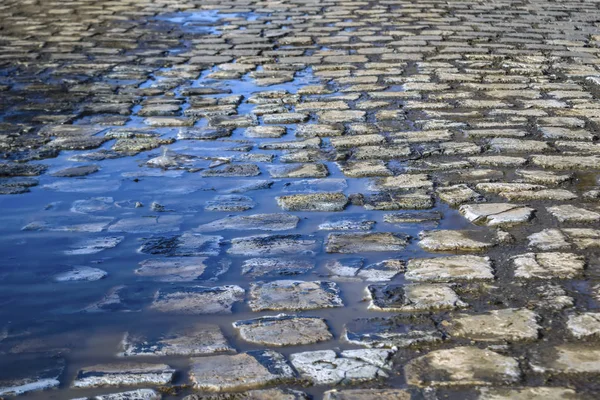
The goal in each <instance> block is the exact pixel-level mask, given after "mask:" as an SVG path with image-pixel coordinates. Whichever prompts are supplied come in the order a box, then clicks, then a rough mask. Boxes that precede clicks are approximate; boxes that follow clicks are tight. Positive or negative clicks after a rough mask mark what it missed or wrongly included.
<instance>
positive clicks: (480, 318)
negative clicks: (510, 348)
mask: <svg viewBox="0 0 600 400" xmlns="http://www.w3.org/2000/svg"><path fill="white" fill-rule="evenodd" d="M538 320H539V316H538V315H537V314H536V313H534V312H533V311H530V310H527V309H514V308H507V309H503V310H492V311H488V312H486V313H483V314H474V315H472V314H457V315H453V316H451V317H450V319H449V320H446V321H443V322H442V323H441V326H442V327H443V328H444V329H445V330H446V332H448V333H449V334H450V336H451V337H462V338H467V339H470V340H476V341H483V342H495V341H508V342H517V341H523V340H536V339H537V338H538V336H539V331H540V329H541V326H540V325H539V324H538V322H537V321H538Z"/></svg>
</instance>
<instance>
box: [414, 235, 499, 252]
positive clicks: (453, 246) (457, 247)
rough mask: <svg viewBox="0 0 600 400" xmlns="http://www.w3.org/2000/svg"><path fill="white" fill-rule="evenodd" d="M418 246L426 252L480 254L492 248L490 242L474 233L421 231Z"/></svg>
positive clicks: (492, 244) (491, 242) (492, 243)
mask: <svg viewBox="0 0 600 400" xmlns="http://www.w3.org/2000/svg"><path fill="white" fill-rule="evenodd" d="M419 236H420V238H421V240H420V241H419V246H421V247H422V248H423V249H425V250H427V251H433V252H435V251H466V252H480V251H484V250H487V249H489V248H491V247H493V246H494V245H495V244H494V242H493V241H491V240H485V239H484V238H483V237H482V235H481V234H479V233H478V232H476V231H451V230H439V231H423V232H421V233H420V234H419Z"/></svg>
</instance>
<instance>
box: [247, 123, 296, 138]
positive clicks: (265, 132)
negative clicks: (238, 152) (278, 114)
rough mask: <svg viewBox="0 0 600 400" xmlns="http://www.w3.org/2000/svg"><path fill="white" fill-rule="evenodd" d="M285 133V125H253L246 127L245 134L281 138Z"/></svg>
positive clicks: (250, 136) (251, 136) (256, 136)
mask: <svg viewBox="0 0 600 400" xmlns="http://www.w3.org/2000/svg"><path fill="white" fill-rule="evenodd" d="M285 133H286V128H285V126H252V127H250V128H246V130H245V131H244V136H246V137H249V138H280V137H282V136H283V135H285Z"/></svg>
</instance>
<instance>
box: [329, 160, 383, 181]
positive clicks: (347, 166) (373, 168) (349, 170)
mask: <svg viewBox="0 0 600 400" xmlns="http://www.w3.org/2000/svg"><path fill="white" fill-rule="evenodd" d="M338 166H339V167H340V169H341V170H342V172H343V173H344V175H345V176H347V177H348V178H368V177H372V176H390V175H392V171H390V170H389V169H388V168H387V167H386V165H385V162H383V161H381V160H376V161H347V162H345V163H343V164H341V163H338Z"/></svg>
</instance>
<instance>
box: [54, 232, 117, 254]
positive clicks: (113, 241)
mask: <svg viewBox="0 0 600 400" xmlns="http://www.w3.org/2000/svg"><path fill="white" fill-rule="evenodd" d="M124 239H125V236H103V237H99V238H90V239H87V238H86V239H81V240H79V241H77V242H75V243H74V244H72V245H71V246H69V247H70V249H71V250H65V251H64V253H65V254H67V255H70V256H77V255H85V254H96V253H100V252H101V251H104V250H108V249H112V248H115V247H117V246H118V245H119V243H121V242H122V241H123V240H124Z"/></svg>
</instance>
